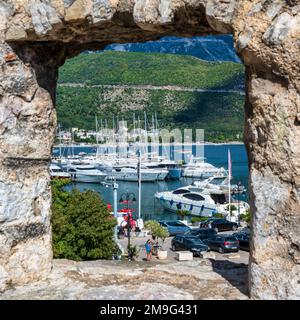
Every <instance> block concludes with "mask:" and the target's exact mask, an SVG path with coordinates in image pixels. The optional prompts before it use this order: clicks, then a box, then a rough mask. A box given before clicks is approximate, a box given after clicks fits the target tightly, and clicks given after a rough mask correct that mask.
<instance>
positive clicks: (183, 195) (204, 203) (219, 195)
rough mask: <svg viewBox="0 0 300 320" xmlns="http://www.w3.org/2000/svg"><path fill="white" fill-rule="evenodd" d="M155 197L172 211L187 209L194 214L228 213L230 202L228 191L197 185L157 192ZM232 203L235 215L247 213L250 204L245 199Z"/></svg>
mask: <svg viewBox="0 0 300 320" xmlns="http://www.w3.org/2000/svg"><path fill="white" fill-rule="evenodd" d="M155 198H156V199H158V200H159V201H160V203H161V204H162V206H163V207H164V208H165V209H166V210H168V211H172V212H176V211H178V210H187V211H189V212H190V214H191V215H194V216H212V215H213V214H214V213H222V214H224V215H227V214H228V213H229V211H228V209H229V208H228V202H227V194H226V192H224V191H223V192H222V191H220V190H218V191H216V192H214V191H213V190H209V189H207V190H200V189H197V188H196V187H195V186H187V187H181V188H179V189H176V190H174V191H164V192H157V193H156V194H155ZM231 204H232V205H234V206H235V207H236V210H233V211H232V214H233V215H235V216H236V215H238V214H242V213H245V211H246V210H248V209H249V205H248V204H247V203H246V202H244V201H239V202H237V201H235V200H234V199H232V201H231Z"/></svg>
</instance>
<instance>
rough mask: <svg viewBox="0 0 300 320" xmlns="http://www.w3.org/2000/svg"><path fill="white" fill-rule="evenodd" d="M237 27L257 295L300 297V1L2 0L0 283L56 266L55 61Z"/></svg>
mask: <svg viewBox="0 0 300 320" xmlns="http://www.w3.org/2000/svg"><path fill="white" fill-rule="evenodd" d="M211 33H233V35H234V39H235V45H236V49H237V51H238V53H239V55H240V56H241V58H242V59H243V61H244V64H245V65H246V69H247V101H246V105H245V112H246V116H245V143H246V146H247V150H248V157H249V166H250V185H249V187H250V192H251V207H252V213H253V221H252V248H251V259H250V277H249V285H250V292H251V296H252V297H253V298H282V299H285V298H300V270H299V267H300V265H299V263H300V258H299V257H300V238H299V235H300V232H299V231H300V230H299V226H300V218H299V217H300V204H299V197H300V175H299V173H300V154H299V153H300V145H299V144H300V97H299V93H300V46H299V43H300V3H299V1H297V0H0V66H1V72H0V134H1V135H0V195H1V197H0V250H1V255H0V289H2V290H3V289H5V287H7V285H9V284H20V283H24V282H28V281H32V280H37V279H39V278H41V277H43V276H44V275H46V274H47V272H48V271H49V269H50V268H51V260H52V258H51V257H52V253H51V227H50V222H49V221H50V220H49V219H50V190H49V174H48V171H47V167H48V164H49V158H50V154H51V147H52V143H53V132H54V129H55V124H56V122H55V110H54V105H55V88H56V79H57V69H58V67H59V66H60V65H61V64H62V63H63V62H64V60H65V59H66V58H68V57H71V56H73V55H75V54H78V53H79V52H81V51H82V50H86V49H99V48H103V46H104V45H106V44H109V43H114V42H133V41H145V40H150V39H158V38H159V37H161V36H164V35H181V36H193V35H205V34H211Z"/></svg>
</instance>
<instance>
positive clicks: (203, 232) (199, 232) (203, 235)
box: [185, 228, 217, 240]
mask: <svg viewBox="0 0 300 320" xmlns="http://www.w3.org/2000/svg"><path fill="white" fill-rule="evenodd" d="M216 234H217V231H216V230H214V229H212V228H197V229H191V230H189V231H187V232H186V233H185V235H192V236H196V237H198V238H199V239H201V240H203V239H207V238H210V237H212V236H214V235H216Z"/></svg>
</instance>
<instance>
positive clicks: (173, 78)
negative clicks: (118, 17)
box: [59, 51, 244, 89]
mask: <svg viewBox="0 0 300 320" xmlns="http://www.w3.org/2000/svg"><path fill="white" fill-rule="evenodd" d="M243 77H244V67H243V65H242V64H240V63H232V62H224V63H219V62H208V61H203V60H199V59H197V58H194V57H190V56H183V55H175V54H162V53H151V54H150V53H141V52H116V51H104V52H102V53H96V54H81V55H79V56H77V57H75V58H73V59H71V60H68V61H67V62H66V64H65V65H64V66H63V68H61V69H60V74H59V83H70V82H71V83H86V84H88V85H97V84H151V85H156V86H161V85H177V86H183V87H192V88H203V89H207V88H209V89H211V88H225V87H226V88H227V87H229V88H233V87H234V86H239V85H241V83H243Z"/></svg>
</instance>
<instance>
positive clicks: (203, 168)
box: [182, 157, 228, 179]
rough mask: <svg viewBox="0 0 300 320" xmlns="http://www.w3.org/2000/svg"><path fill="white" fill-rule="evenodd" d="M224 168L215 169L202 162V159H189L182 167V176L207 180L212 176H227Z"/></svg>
mask: <svg viewBox="0 0 300 320" xmlns="http://www.w3.org/2000/svg"><path fill="white" fill-rule="evenodd" d="M227 174H228V173H227V171H226V170H225V169H224V168H217V167H215V166H213V165H212V164H210V163H208V162H204V160H203V158H196V157H191V159H190V161H189V163H188V164H186V165H185V166H184V169H183V172H182V176H183V177H190V178H200V179H207V178H210V177H212V176H214V175H223V176H227Z"/></svg>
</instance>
